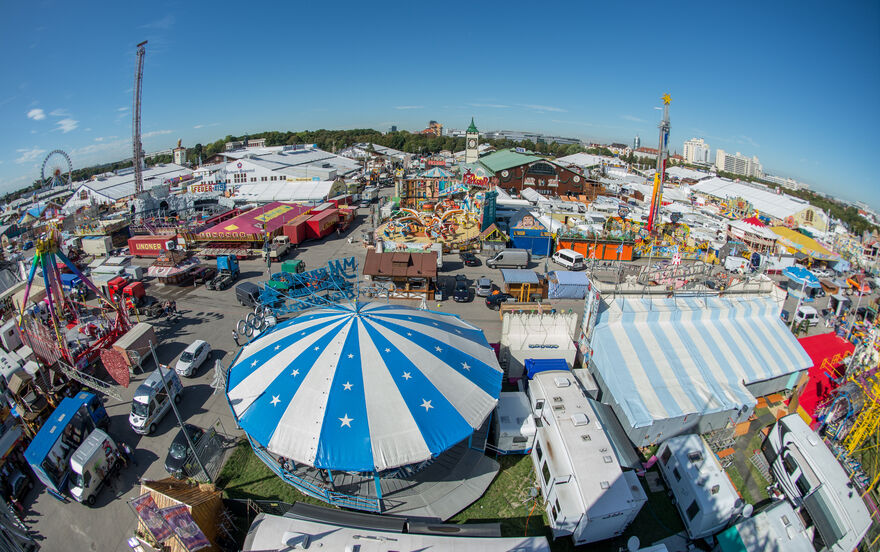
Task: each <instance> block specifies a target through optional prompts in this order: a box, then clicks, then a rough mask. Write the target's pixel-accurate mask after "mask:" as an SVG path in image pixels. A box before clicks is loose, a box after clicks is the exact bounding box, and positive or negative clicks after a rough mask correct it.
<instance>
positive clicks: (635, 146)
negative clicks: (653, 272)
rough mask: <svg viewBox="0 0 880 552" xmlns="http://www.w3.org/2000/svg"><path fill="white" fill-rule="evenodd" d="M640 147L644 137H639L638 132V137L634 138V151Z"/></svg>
mask: <svg viewBox="0 0 880 552" xmlns="http://www.w3.org/2000/svg"><path fill="white" fill-rule="evenodd" d="M640 147H642V139H641V138H639V135H638V134H636V137H635V138H633V151H635V150H637V149H639V148H640Z"/></svg>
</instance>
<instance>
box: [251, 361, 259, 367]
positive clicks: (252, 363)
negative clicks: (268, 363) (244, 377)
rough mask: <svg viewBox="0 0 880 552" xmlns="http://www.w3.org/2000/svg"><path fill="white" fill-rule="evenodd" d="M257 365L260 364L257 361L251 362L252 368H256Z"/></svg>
mask: <svg viewBox="0 0 880 552" xmlns="http://www.w3.org/2000/svg"><path fill="white" fill-rule="evenodd" d="M257 364H259V363H258V362H257V361H256V360H255V361H253V362H251V367H254V366H256V365H257Z"/></svg>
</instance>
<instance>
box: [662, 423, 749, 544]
mask: <svg viewBox="0 0 880 552" xmlns="http://www.w3.org/2000/svg"><path fill="white" fill-rule="evenodd" d="M657 457H658V458H659V460H660V462H659V465H660V473H661V474H662V475H663V479H665V480H666V484H667V485H668V486H669V488H670V489H671V490H672V494H673V495H674V496H675V506H676V507H677V508H678V513H679V515H681V519H682V521H683V522H684V527H685V529H686V530H687V533H688V536H689V537H690V538H692V539H701V538H706V537H710V536H712V535H714V534H715V533H718V532H719V531H721V530H723V529H724V528H725V527H727V524H728V523H729V522H730V521H731V520H732V519H734V518H735V517H736V516H738V515H739V514H740V513H741V512H742V510H743V507H744V506H745V502H743V500H742V499H741V498H740V497H739V494H738V493H737V491H736V488H734V486H733V483H731V482H730V478H729V477H727V473H725V471H724V468H722V467H721V463H720V462H719V461H718V457H717V456H715V453H714V452H712V450H710V449H709V447H708V445H706V442H705V441H703V438H702V437H700V436H699V435H695V434H690V435H679V436H678V437H673V438H671V439H667V440H666V441H664V442H663V445H662V446H661V447H660V449H659V450H658V451H657Z"/></svg>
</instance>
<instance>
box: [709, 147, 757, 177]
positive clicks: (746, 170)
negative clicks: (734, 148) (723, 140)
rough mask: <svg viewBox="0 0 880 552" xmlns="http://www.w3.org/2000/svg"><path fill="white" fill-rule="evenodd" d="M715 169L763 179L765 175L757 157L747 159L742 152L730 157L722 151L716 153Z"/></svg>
mask: <svg viewBox="0 0 880 552" xmlns="http://www.w3.org/2000/svg"><path fill="white" fill-rule="evenodd" d="M715 168H716V169H718V170H719V171H724V172H728V173H732V174H739V175H743V176H752V177H761V176H762V175H763V174H764V168H763V167H762V166H761V163H760V162H759V161H758V158H757V157H746V156H745V155H743V154H741V153H740V152H736V155H730V154H729V153H727V152H725V151H724V150H722V149H719V150H718V151H717V152H715Z"/></svg>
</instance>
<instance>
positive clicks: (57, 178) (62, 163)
mask: <svg viewBox="0 0 880 552" xmlns="http://www.w3.org/2000/svg"><path fill="white" fill-rule="evenodd" d="M72 173H73V164H72V163H71V162H70V156H69V155H67V154H66V153H65V152H63V151H62V150H60V149H57V150H52V151H50V152H49V155H47V156H46V158H45V159H43V167H42V169H40V177H41V180H42V182H43V185H45V186H49V187H51V188H54V187H55V186H62V187H68V186H70V184H71V182H72V178H71V174H72Z"/></svg>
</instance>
